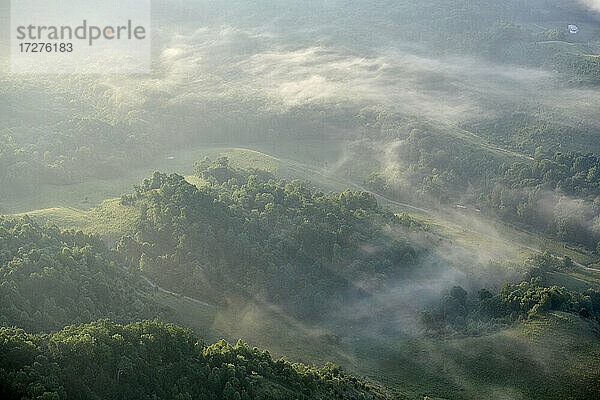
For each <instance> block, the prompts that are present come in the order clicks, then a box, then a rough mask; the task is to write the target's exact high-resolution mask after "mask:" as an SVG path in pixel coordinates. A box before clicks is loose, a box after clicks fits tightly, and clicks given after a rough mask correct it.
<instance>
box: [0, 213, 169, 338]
mask: <svg viewBox="0 0 600 400" xmlns="http://www.w3.org/2000/svg"><path fill="white" fill-rule="evenodd" d="M144 289H145V286H144V283H143V281H142V280H141V279H140V277H139V274H138V273H137V272H135V271H131V270H129V269H128V268H127V267H126V266H125V264H123V263H121V262H120V261H119V260H118V258H117V257H116V255H115V254H114V253H112V252H110V251H109V250H108V249H107V248H106V245H105V244H104V242H103V241H102V239H101V238H100V237H99V236H89V235H86V234H84V233H82V232H81V231H73V230H69V231H65V230H61V229H59V228H57V227H53V226H48V227H41V226H39V225H37V224H36V223H34V222H33V221H32V220H31V219H29V218H27V217H25V218H23V219H10V218H6V217H0V300H1V301H0V325H2V326H19V327H22V328H24V329H27V330H28V331H31V332H40V331H46V332H48V331H54V330H58V329H61V328H63V327H64V326H66V325H70V324H73V323H84V322H90V321H93V320H95V319H98V318H105V317H110V318H113V319H115V320H117V321H124V322H130V321H135V320H139V319H141V318H149V317H152V316H156V315H160V314H161V313H162V312H164V311H166V310H163V309H162V307H160V306H158V305H157V304H154V303H153V302H152V300H151V299H150V298H149V296H148V295H147V294H145V290H144Z"/></svg>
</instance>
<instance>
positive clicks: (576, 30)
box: [567, 25, 579, 35]
mask: <svg viewBox="0 0 600 400" xmlns="http://www.w3.org/2000/svg"><path fill="white" fill-rule="evenodd" d="M567 29H568V30H569V33H570V34H572V35H575V34H577V33H579V28H578V27H577V25H569V26H567Z"/></svg>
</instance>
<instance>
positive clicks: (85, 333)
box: [0, 320, 385, 400]
mask: <svg viewBox="0 0 600 400" xmlns="http://www.w3.org/2000/svg"><path fill="white" fill-rule="evenodd" d="M0 398H2V399H43V400H55V399H67V398H68V399H173V400H175V399H178V400H187V399H189V400H191V399H206V400H249V399H260V400H263V399H264V400H267V399H269V400H271V399H272V400H275V399H278V400H283V399H294V400H296V399H305V400H308V399H311V400H319V399H336V400H343V399H364V400H366V399H383V398H385V397H384V396H382V395H380V394H378V393H377V391H376V390H375V389H374V388H372V387H371V386H369V385H367V384H365V383H363V382H361V381H359V380H357V379H356V378H354V377H352V376H349V375H346V374H344V372H343V371H342V370H341V368H340V367H337V366H335V365H333V364H327V365H326V366H325V367H324V368H321V369H315V368H310V367H307V366H305V365H301V364H290V363H289V362H286V361H284V360H278V361H274V360H273V359H272V358H271V356H270V355H269V353H268V352H266V351H259V350H258V349H256V348H254V349H250V348H249V347H248V346H247V345H245V344H243V343H241V342H238V344H237V345H236V346H231V345H229V344H227V343H225V342H224V341H220V342H218V343H216V344H214V345H212V346H208V347H206V346H204V345H203V344H202V343H199V342H198V341H197V339H196V338H194V336H193V335H192V333H191V332H190V331H189V330H184V329H182V328H179V327H177V326H175V325H167V324H163V323H160V322H157V321H144V322H139V323H135V324H131V325H126V326H123V325H118V324H115V323H113V322H110V321H108V320H102V321H98V322H95V323H92V324H88V325H81V326H69V327H66V328H65V329H63V330H62V331H60V332H57V333H54V334H51V335H30V334H28V333H26V332H24V331H23V330H20V329H15V328H0Z"/></svg>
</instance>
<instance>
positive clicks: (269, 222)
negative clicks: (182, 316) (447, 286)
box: [117, 158, 424, 317]
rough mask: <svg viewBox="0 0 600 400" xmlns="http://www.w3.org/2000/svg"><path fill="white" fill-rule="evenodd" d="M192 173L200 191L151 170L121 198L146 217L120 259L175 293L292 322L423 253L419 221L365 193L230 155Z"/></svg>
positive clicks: (359, 293) (359, 292)
mask: <svg viewBox="0 0 600 400" xmlns="http://www.w3.org/2000/svg"><path fill="white" fill-rule="evenodd" d="M195 169H196V173H197V175H198V178H199V179H200V180H201V182H200V183H199V185H198V186H195V185H192V184H190V183H189V182H187V181H186V180H185V178H184V177H182V176H180V175H175V174H174V175H165V174H161V173H159V172H156V173H154V175H153V176H152V178H151V179H146V180H144V182H143V184H142V185H141V186H138V187H136V188H135V190H134V193H133V194H130V195H125V196H123V197H122V199H121V201H122V203H123V204H125V205H130V206H133V207H139V208H140V210H141V215H142V216H141V219H140V221H139V224H138V226H139V228H138V231H137V233H136V235H135V238H133V237H127V236H126V237H123V238H122V239H121V240H120V242H119V243H118V245H117V251H118V253H120V254H121V255H122V257H123V259H124V260H126V261H127V262H129V263H130V264H132V265H134V266H136V267H138V266H139V268H140V269H141V270H142V271H143V272H144V273H145V274H148V275H149V276H151V277H152V278H153V279H155V280H157V281H158V282H160V283H161V285H163V286H165V287H169V288H171V289H172V290H174V291H176V292H183V293H186V294H189V295H191V296H194V297H198V298H205V299H210V300H212V301H224V300H225V299H226V298H228V297H229V298H231V297H232V296H233V297H236V296H238V297H239V296H241V297H242V298H252V297H257V296H259V297H261V298H266V300H267V301H270V302H274V303H277V304H279V305H280V306H284V307H286V309H287V311H288V312H291V313H292V314H294V315H296V316H304V317H308V316H311V317H312V316H318V315H319V316H323V313H324V312H326V311H327V310H324V307H323V304H328V305H329V306H328V307H327V309H330V310H333V309H335V306H336V305H340V304H342V303H343V302H344V299H347V298H350V297H352V298H353V299H360V298H362V297H364V296H367V295H368V294H367V293H365V291H364V290H363V288H358V287H356V286H355V282H357V281H359V280H366V279H368V278H372V277H374V276H375V275H376V274H378V276H380V277H386V276H387V277H392V276H397V275H398V274H400V273H402V272H403V271H405V270H407V269H411V267H413V266H414V265H415V264H416V263H417V260H418V258H419V252H420V251H424V250H419V249H417V248H415V247H413V246H412V245H411V244H410V243H409V241H408V239H407V235H408V232H407V228H410V227H413V228H417V229H419V226H418V224H417V223H416V222H415V221H414V220H412V219H411V218H410V217H408V216H406V215H402V216H397V215H394V214H393V213H392V212H390V211H386V210H384V209H382V208H381V207H380V206H379V205H378V204H377V201H376V200H375V198H374V197H373V196H372V195H371V194H369V193H366V192H351V191H346V192H343V193H331V194H326V193H322V192H319V191H316V190H315V189H312V188H310V187H309V186H307V184H305V183H302V182H299V181H292V182H286V181H277V180H275V179H274V177H273V176H272V175H270V174H268V173H266V172H261V171H246V170H241V169H236V168H233V167H231V166H230V165H229V164H228V161H227V159H226V158H221V159H219V160H218V161H217V162H215V163H211V162H210V161H204V162H200V163H197V165H196V168H195ZM382 279H383V278H382Z"/></svg>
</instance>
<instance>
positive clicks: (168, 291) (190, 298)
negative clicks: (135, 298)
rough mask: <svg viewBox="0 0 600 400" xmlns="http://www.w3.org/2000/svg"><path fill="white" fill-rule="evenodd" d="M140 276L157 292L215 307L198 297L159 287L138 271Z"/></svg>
mask: <svg viewBox="0 0 600 400" xmlns="http://www.w3.org/2000/svg"><path fill="white" fill-rule="evenodd" d="M140 276H141V277H142V279H144V280H145V281H146V282H147V283H148V284H149V285H150V286H152V287H153V288H156V289H157V290H158V291H159V292H163V293H167V294H170V295H172V296H175V297H181V298H184V299H186V300H189V301H193V302H194V303H197V304H200V305H203V306H206V307H216V306H215V305H214V304H209V303H206V302H204V301H201V300H198V299H194V298H193V297H189V296H184V295H183V294H181V293H175V292H172V291H170V290H167V289H165V288H162V287H160V286H159V285H158V283H156V282H154V281H153V280H152V279H150V278H148V277H147V276H146V275H144V274H142V273H140Z"/></svg>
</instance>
